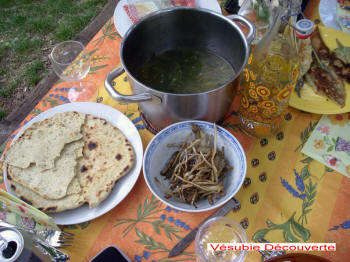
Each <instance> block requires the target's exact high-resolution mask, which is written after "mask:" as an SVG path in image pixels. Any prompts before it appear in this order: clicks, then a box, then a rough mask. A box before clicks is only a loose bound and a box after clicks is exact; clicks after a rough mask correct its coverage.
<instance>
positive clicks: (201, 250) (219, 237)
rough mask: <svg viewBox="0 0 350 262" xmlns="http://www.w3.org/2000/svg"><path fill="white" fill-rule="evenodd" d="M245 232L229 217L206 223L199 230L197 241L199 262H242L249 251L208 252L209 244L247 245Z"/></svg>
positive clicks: (196, 248)
mask: <svg viewBox="0 0 350 262" xmlns="http://www.w3.org/2000/svg"><path fill="white" fill-rule="evenodd" d="M247 242H248V237H247V234H246V232H245V230H244V229H243V228H242V227H241V225H240V224H239V223H237V222H236V221H234V220H232V219H230V218H227V217H215V218H212V219H209V220H208V221H206V222H205V223H204V224H203V225H202V226H201V227H200V228H199V229H198V232H197V234H196V239H195V243H194V245H195V250H196V254H197V261H198V262H212V261H222V262H223V261H225V262H242V261H244V259H245V257H246V256H247V251H231V250H226V251H214V250H211V251H210V250H207V245H208V244H209V243H231V244H234V243H247Z"/></svg>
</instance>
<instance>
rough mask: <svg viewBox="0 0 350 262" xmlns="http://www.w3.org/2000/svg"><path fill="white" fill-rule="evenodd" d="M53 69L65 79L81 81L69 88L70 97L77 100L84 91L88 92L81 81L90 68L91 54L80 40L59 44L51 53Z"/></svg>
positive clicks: (71, 99)
mask: <svg viewBox="0 0 350 262" xmlns="http://www.w3.org/2000/svg"><path fill="white" fill-rule="evenodd" d="M49 59H50V61H51V64H52V67H53V70H54V71H55V73H56V74H57V75H58V76H59V77H60V78H61V79H63V80H65V81H70V82H74V81H79V85H77V86H73V87H71V88H70V89H69V92H68V99H69V100H70V101H72V102H74V101H77V100H78V99H79V97H80V96H81V95H82V93H85V92H87V90H86V87H85V86H84V85H83V83H82V82H81V81H80V80H82V79H83V78H84V77H85V76H86V75H87V74H88V73H89V70H90V64H91V62H90V56H89V53H88V52H87V51H86V49H85V47H84V45H83V44H82V43H80V42H78V41H73V40H68V41H64V42H61V43H59V44H57V45H56V46H55V47H54V48H53V49H52V51H51V53H50V55H49Z"/></svg>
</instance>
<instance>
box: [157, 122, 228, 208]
mask: <svg viewBox="0 0 350 262" xmlns="http://www.w3.org/2000/svg"><path fill="white" fill-rule="evenodd" d="M168 146H169V147H177V148H178V150H177V151H176V152H174V153H173V155H172V156H171V157H170V160H169V162H168V163H167V164H166V165H165V167H164V168H163V170H161V172H160V174H161V175H162V176H164V177H165V179H169V180H170V184H169V186H168V188H167V189H166V195H165V197H166V198H171V197H174V198H176V199H178V200H180V201H182V202H185V203H189V204H191V205H194V206H195V207H196V202H197V201H199V200H200V199H202V198H207V199H208V201H209V203H210V204H211V205H212V204H213V203H214V198H216V199H218V198H219V197H220V196H223V195H225V192H224V176H225V174H226V173H227V171H228V170H230V169H232V167H231V166H229V165H228V162H227V160H226V159H225V155H224V147H222V148H221V150H219V149H218V148H217V129H216V125H215V124H214V135H207V134H205V133H204V131H203V130H201V129H200V127H199V126H198V125H195V124H193V125H192V133H191V134H190V135H189V136H187V137H186V139H185V141H184V142H182V143H181V144H171V145H168ZM156 180H157V178H156ZM158 182H159V180H158Z"/></svg>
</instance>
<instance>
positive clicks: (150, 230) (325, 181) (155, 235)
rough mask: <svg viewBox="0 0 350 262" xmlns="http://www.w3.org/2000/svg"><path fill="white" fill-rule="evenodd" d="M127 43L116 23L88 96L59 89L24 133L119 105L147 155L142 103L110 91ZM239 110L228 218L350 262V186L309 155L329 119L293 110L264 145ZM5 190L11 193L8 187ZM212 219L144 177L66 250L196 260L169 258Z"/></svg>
mask: <svg viewBox="0 0 350 262" xmlns="http://www.w3.org/2000/svg"><path fill="white" fill-rule="evenodd" d="M318 2H319V1H317V0H313V1H310V4H309V7H308V10H307V12H306V14H307V15H308V16H309V17H312V19H315V18H317V17H318V15H317V14H318V13H317V10H318ZM121 41H122V39H121V37H120V36H119V34H118V33H117V32H116V30H115V27H114V24H113V19H110V20H108V22H107V23H106V24H105V26H104V27H103V28H102V29H101V30H100V31H99V32H98V33H97V34H96V36H95V37H94V38H93V39H92V40H91V41H90V43H89V44H88V45H87V50H88V51H89V53H90V55H91V58H92V66H91V70H90V72H89V74H88V75H87V77H86V78H85V79H84V83H85V85H87V86H89V89H88V92H85V93H81V94H79V95H76V94H75V95H73V96H72V95H71V94H72V89H71V88H72V86H74V83H71V82H62V81H60V82H58V83H57V84H56V85H55V86H53V87H52V89H51V90H50V91H49V92H48V93H47V95H46V96H45V97H43V99H42V100H41V101H40V102H39V104H38V105H37V106H36V107H35V108H34V109H33V111H32V112H31V114H29V115H28V117H27V118H26V119H25V121H24V122H23V123H22V124H21V126H20V127H22V126H23V125H24V124H26V123H27V121H29V120H30V119H31V118H33V117H35V116H36V115H38V114H40V113H41V112H43V111H45V110H47V109H49V108H52V107H54V106H57V105H60V104H63V103H69V102H75V101H94V102H97V103H103V104H106V105H109V106H112V107H114V108H116V109H118V110H119V111H121V112H123V113H124V114H125V115H126V116H127V117H129V118H130V120H131V121H132V122H133V123H134V124H135V126H136V127H137V129H138V130H139V132H140V135H141V137H142V141H143V146H144V148H146V146H147V144H148V143H149V141H150V139H151V138H152V137H153V134H152V133H151V132H150V131H148V129H147V128H146V126H145V125H144V123H143V122H142V119H141V117H140V114H139V111H138V106H137V104H122V103H118V102H116V101H114V100H113V99H112V98H111V97H110V96H109V95H108V94H107V92H106V91H105V89H104V79H105V77H106V75H107V73H108V72H110V71H111V70H112V69H114V68H116V67H118V66H119V65H120V59H119V48H120V44H121ZM114 83H115V87H116V88H117V89H118V90H120V91H121V92H122V93H131V90H130V87H129V84H128V80H127V78H126V75H122V76H120V77H119V78H118V79H116V80H115V81H114ZM73 93H74V92H73ZM238 98H239V96H237V99H238ZM235 105H236V103H233V106H232V109H231V111H230V114H229V116H228V117H227V118H226V119H225V121H224V122H223V123H221V125H222V126H224V127H225V128H226V129H227V130H229V131H230V132H232V133H233V134H234V135H235V136H236V137H237V139H238V140H239V141H240V142H241V144H242V146H243V148H244V150H245V153H246V156H247V161H248V171H247V175H246V179H245V181H244V185H243V187H242V188H241V190H240V191H239V192H238V194H237V195H236V198H237V199H238V200H239V201H240V203H241V205H240V207H239V208H237V209H235V210H232V211H231V212H229V214H228V216H229V217H231V218H233V219H235V220H236V221H238V222H239V223H240V224H241V225H242V226H243V227H244V228H245V229H246V231H247V234H248V237H249V241H254V240H255V239H258V238H260V237H265V238H266V239H267V240H268V241H270V242H335V243H337V251H336V252H323V253H318V254H319V255H322V256H324V257H327V258H330V259H332V261H347V260H348V256H349V254H350V208H349V203H350V179H349V178H347V177H345V176H343V175H341V174H340V173H338V172H336V171H333V170H332V169H330V168H329V167H326V166H325V165H323V164H321V163H320V162H318V161H316V160H313V159H312V158H311V157H309V156H307V155H304V154H302V153H301V150H302V148H303V146H304V144H305V143H306V142H307V140H308V138H309V136H310V134H311V133H312V131H313V130H314V129H315V127H316V125H317V123H318V121H319V119H320V118H321V115H315V114H309V113H304V112H301V111H298V110H295V109H293V108H290V109H289V110H290V111H289V113H288V114H286V115H285V124H284V126H283V128H282V130H281V131H280V132H278V133H277V134H276V135H274V136H271V137H267V138H262V139H257V138H252V137H248V136H246V135H244V134H243V133H241V132H240V131H239V130H238V128H237V124H236V115H237V111H235V109H236V107H235ZM334 119H335V120H334V121H336V119H337V118H334ZM20 127H19V128H18V129H17V131H18V130H19V129H20ZM17 131H16V132H17ZM16 132H15V133H16ZM1 182H3V178H1ZM1 187H2V188H5V187H4V183H2V184H1ZM210 213H211V212H205V213H199V214H198V213H194V214H191V213H184V212H180V211H177V210H175V209H173V208H170V207H169V206H166V205H164V204H162V203H161V202H160V201H159V200H158V199H157V198H156V197H154V196H153V195H152V194H151V192H150V191H149V189H148V188H147V185H146V183H145V181H144V179H143V176H142V174H141V175H140V177H139V179H138V181H137V183H136V185H135V187H134V188H133V190H132V191H131V192H130V193H129V195H128V196H127V198H126V199H124V200H123V201H122V202H121V203H120V204H119V205H118V206H117V207H115V208H114V209H112V210H111V211H110V212H108V213H107V214H105V215H103V216H101V217H99V218H97V219H94V220H92V221H89V222H86V223H82V224H76V225H70V226H64V227H63V229H64V230H66V231H69V232H72V233H74V234H75V235H76V237H75V239H74V244H73V246H72V247H70V248H68V249H65V250H64V251H65V252H67V253H68V254H69V255H70V257H71V261H88V260H89V259H91V258H92V257H93V256H95V255H96V254H97V253H98V252H100V251H101V250H102V249H103V248H105V247H106V246H108V245H117V246H118V247H119V248H121V249H122V250H123V251H124V252H125V253H126V254H127V255H128V256H129V257H130V258H131V259H132V260H134V261H194V260H195V253H194V247H193V244H192V245H191V246H189V247H188V248H187V249H186V250H185V252H183V253H182V254H181V255H180V256H178V257H174V258H172V259H168V258H167V256H168V252H169V251H170V249H171V248H172V247H173V246H174V245H175V244H176V243H177V242H178V241H179V240H180V239H181V238H182V237H183V236H185V235H186V234H187V233H188V232H190V231H191V230H192V229H193V228H195V227H196V226H197V225H198V224H199V222H201V221H202V220H203V218H205V217H206V216H208V215H210ZM260 258H261V255H260V254H259V253H257V252H250V253H249V254H248V257H247V261H259V260H260Z"/></svg>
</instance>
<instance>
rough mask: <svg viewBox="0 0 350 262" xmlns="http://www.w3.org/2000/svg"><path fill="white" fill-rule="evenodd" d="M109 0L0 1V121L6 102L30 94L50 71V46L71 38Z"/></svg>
mask: <svg viewBox="0 0 350 262" xmlns="http://www.w3.org/2000/svg"><path fill="white" fill-rule="evenodd" d="M107 2H108V0H80V1H78V0H76V1H72V0H0V32H1V34H0V120H1V119H2V118H4V117H5V116H6V113H9V112H8V111H9V110H10V109H12V108H10V107H9V104H10V103H7V101H9V100H8V99H15V98H14V97H19V95H16V94H18V93H20V92H24V93H25V92H29V91H30V90H31V89H33V88H34V87H35V86H36V84H37V83H38V82H39V81H40V80H41V79H42V78H43V76H44V75H45V73H46V72H47V70H48V68H49V61H48V54H49V53H50V51H51V49H52V47H53V46H54V45H55V44H57V43H59V42H61V41H65V40H69V39H72V38H74V36H75V35H76V34H78V33H79V32H80V31H81V30H82V29H83V28H84V27H85V26H87V25H88V24H89V23H90V22H91V20H92V19H93V18H94V17H95V16H96V15H97V14H98V13H99V12H100V11H101V10H102V9H103V7H104V5H105V4H106V3H107Z"/></svg>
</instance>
